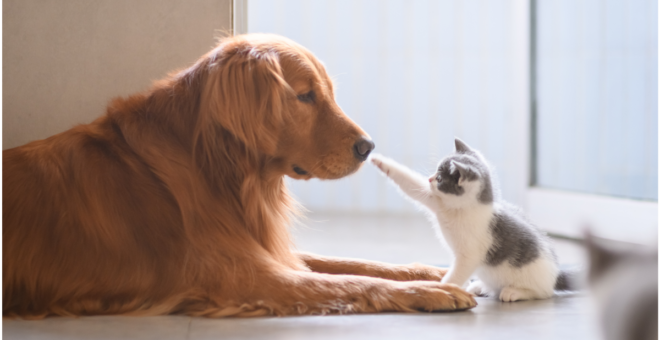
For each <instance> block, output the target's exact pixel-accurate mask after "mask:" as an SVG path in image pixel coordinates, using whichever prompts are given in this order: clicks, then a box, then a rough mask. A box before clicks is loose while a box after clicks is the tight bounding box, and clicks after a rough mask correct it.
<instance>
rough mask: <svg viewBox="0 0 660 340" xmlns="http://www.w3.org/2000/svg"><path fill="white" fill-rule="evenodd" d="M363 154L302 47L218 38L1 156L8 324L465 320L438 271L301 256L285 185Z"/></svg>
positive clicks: (344, 171) (466, 300) (360, 139)
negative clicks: (181, 63) (66, 126)
mask: <svg viewBox="0 0 660 340" xmlns="http://www.w3.org/2000/svg"><path fill="white" fill-rule="evenodd" d="M373 147H374V144H373V143H372V142H371V141H370V139H369V137H368V135H367V134H366V133H365V132H364V131H362V129H360V127H359V126H357V125H356V124H355V123H354V122H353V121H351V120H350V119H349V118H348V117H347V116H346V115H345V114H344V112H342V110H341V109H340V108H339V106H338V105H337V103H336V102H335V100H334V90H333V84H332V82H331V80H330V78H329V77H328V74H327V73H326V70H325V68H324V67H323V65H322V64H321V63H320V62H319V61H318V60H317V59H316V58H315V57H314V56H313V55H312V53H310V52H309V51H308V50H306V49H304V48H303V47H301V46H299V45H298V44H296V43H294V42H292V41H290V40H288V39H285V38H282V37H278V36H274V35H241V36H236V37H229V38H225V39H223V40H221V41H220V43H219V45H218V46H217V47H216V48H215V49H213V50H212V51H211V52H209V53H208V54H206V55H205V56H203V57H202V58H201V59H199V60H198V61H197V62H196V63H195V64H194V65H193V66H192V67H190V68H187V69H185V70H182V71H179V72H176V73H173V74H171V75H170V76H169V77H167V78H165V79H163V80H161V81H158V82H155V83H154V85H153V86H152V87H151V88H150V89H149V90H148V91H146V92H144V93H139V94H135V95H132V96H129V97H128V98H118V99H114V100H113V101H112V102H111V103H110V104H109V106H108V108H107V112H106V113H105V115H103V116H101V117H100V118H98V119H96V120H95V121H94V122H92V123H90V124H84V125H79V126H76V127H74V128H72V129H70V130H68V131H65V132H63V133H60V134H57V135H54V136H52V137H50V138H47V139H44V140H39V141H34V142H31V143H29V144H26V145H24V146H20V147H17V148H13V149H9V150H6V151H4V153H3V161H4V164H3V196H4V197H3V216H2V220H3V229H2V236H3V241H2V242H3V250H2V251H3V260H2V261H3V262H2V274H3V277H2V280H3V282H2V283H3V286H2V295H3V315H4V316H8V317H9V316H15V317H16V316H17V317H24V318H38V317H44V316H49V315H94V314H131V315H158V314H177V313H178V314H187V315H196V316H208V317H224V316H258V315H301V314H333V313H337V314H339V313H364V312H369V313H371V312H380V311H404V312H410V311H437V310H460V309H467V308H471V307H473V306H475V305H476V303H475V300H474V299H473V297H472V295H470V294H468V293H466V292H465V291H463V290H461V289H460V288H459V287H457V286H454V285H447V284H441V283H439V282H437V281H439V280H440V279H441V278H442V276H443V275H444V274H445V270H444V269H439V268H434V267H431V266H424V265H420V264H412V265H403V266H402V265H388V264H384V263H378V262H370V261H358V260H349V259H340V258H331V257H321V256H315V255H311V254H302V253H298V252H295V251H294V250H292V248H293V247H292V244H291V239H290V235H289V231H288V229H287V228H288V226H289V224H290V218H291V217H292V214H293V213H294V212H295V208H296V204H295V202H294V201H293V200H292V199H291V197H290V196H289V195H288V194H287V189H286V187H285V182H284V176H290V177H292V178H296V179H310V178H314V177H315V178H322V179H333V178H340V177H344V176H347V175H349V174H351V173H353V172H355V171H357V169H358V168H359V167H360V165H361V163H362V162H363V161H364V160H365V159H366V158H367V156H368V154H369V152H370V151H371V150H372V149H373Z"/></svg>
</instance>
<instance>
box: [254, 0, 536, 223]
mask: <svg viewBox="0 0 660 340" xmlns="http://www.w3.org/2000/svg"><path fill="white" fill-rule="evenodd" d="M515 2H516V1H513V0H500V1H493V0H465V1H455V0H445V1H437V0H415V1H404V0H398V1H397V0H388V1H379V0H338V1H337V0H318V1H306V0H280V1H276V0H249V2H248V6H249V8H248V16H249V20H248V21H249V27H248V30H249V31H250V32H269V33H277V34H281V35H284V36H287V37H289V38H291V39H293V40H295V41H297V42H299V43H300V44H302V45H304V46H306V47H307V48H309V49H310V50H311V51H312V52H314V53H315V54H316V55H317V56H318V57H319V59H321V60H322V61H323V62H324V63H325V65H326V67H327V69H328V71H329V73H330V74H331V75H332V76H334V78H335V80H336V83H337V101H338V103H339V105H340V106H341V107H342V108H343V109H344V111H345V112H346V113H347V114H348V115H349V116H351V117H352V118H353V119H354V120H355V121H356V122H357V123H358V124H360V126H362V127H363V128H364V129H365V131H367V132H368V133H369V134H370V135H371V137H372V138H373V140H374V142H375V143H376V152H378V153H381V154H384V155H386V156H389V157H391V158H394V159H396V160H398V161H400V162H402V163H404V164H406V165H408V166H410V167H412V168H413V169H416V170H418V171H420V172H422V173H425V174H430V173H431V172H432V171H433V169H434V168H435V166H436V163H437V162H438V161H439V160H440V158H441V157H443V156H444V155H447V154H449V153H450V152H452V151H453V138H454V136H459V137H461V138H463V139H464V140H465V141H466V142H467V143H469V144H470V145H472V146H474V147H476V148H478V149H480V150H481V151H482V152H483V153H484V154H485V156H486V157H487V158H488V159H490V160H491V161H492V163H493V164H494V165H495V167H496V168H497V170H498V174H499V177H500V180H501V183H502V191H503V195H504V197H505V198H507V199H509V200H511V201H514V202H516V203H522V193H521V190H520V187H521V186H520V183H521V181H525V179H524V178H523V177H524V176H525V175H523V174H521V171H520V168H521V166H520V161H521V157H520V154H521V152H520V144H522V143H523V141H521V140H519V139H518V140H516V139H514V138H513V137H512V136H514V135H516V133H517V132H515V131H520V127H521V124H524V123H521V120H520V116H521V115H520V109H521V107H522V109H523V110H525V109H526V107H525V103H526V100H527V98H526V95H527V92H526V90H525V88H524V86H525V85H526V84H523V85H521V83H524V80H525V79H526V78H525V76H523V77H522V79H523V81H522V82H521V81H520V79H521V77H517V78H516V77H515V76H514V74H515V73H516V72H519V69H524V70H525V71H523V74H525V72H526V68H527V67H528V65H527V63H526V59H525V56H526V53H527V51H526V50H525V49H523V50H522V51H520V48H519V46H518V47H516V46H513V40H514V39H518V41H519V40H520V39H521V38H520V37H522V40H523V41H524V42H526V36H525V34H524V33H523V34H522V35H521V34H520V31H521V30H520V27H519V26H517V27H516V26H514V23H515V22H516V18H514V17H513V16H514V13H517V14H519V15H523V21H524V20H526V17H525V15H526V13H520V11H519V8H518V12H516V9H514V3H515ZM514 51H517V52H514ZM516 53H517V55H514V54H516ZM520 53H523V55H522V57H521V55H520ZM521 60H522V61H521ZM521 88H523V89H522V91H521V90H520V89H521ZM521 93H522V95H521ZM516 110H518V111H516ZM516 129H517V130H516ZM518 135H519V134H518ZM522 160H523V161H526V160H525V159H522ZM522 168H523V169H524V168H525V165H523V166H522ZM290 183H291V188H292V191H293V192H294V194H295V195H296V196H297V197H298V199H299V200H300V201H301V202H302V203H303V204H304V205H305V206H306V207H307V208H309V209H310V210H313V211H353V212H410V211H414V210H415V208H414V206H413V205H412V204H411V203H409V202H407V201H405V200H404V199H403V198H402V197H401V195H400V194H399V193H398V192H397V191H396V190H394V189H393V186H392V185H391V184H390V183H387V181H386V180H385V178H383V177H382V176H380V175H379V174H378V173H377V172H376V171H375V170H374V168H372V167H371V165H368V164H367V165H365V167H364V168H363V169H362V170H360V171H359V172H358V173H357V174H355V175H353V176H351V177H349V178H346V179H343V180H339V181H331V182H330V181H318V180H311V181H309V182H302V181H290ZM525 184H526V183H525Z"/></svg>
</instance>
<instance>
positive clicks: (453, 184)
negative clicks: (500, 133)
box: [371, 138, 568, 301]
mask: <svg viewBox="0 0 660 340" xmlns="http://www.w3.org/2000/svg"><path fill="white" fill-rule="evenodd" d="M455 145H456V152H455V153H454V154H452V155H450V156H448V157H446V158H444V159H443V160H442V161H440V165H439V166H438V170H437V172H436V173H435V174H433V175H432V176H431V177H430V178H425V177H424V176H422V175H420V174H418V173H416V172H414V171H412V170H410V169H408V168H406V167H405V166H403V165H401V164H398V163H396V162H395V161H393V160H391V159H389V158H385V157H383V156H381V155H378V154H374V155H373V156H372V157H371V161H372V162H373V163H374V164H375V165H376V166H377V167H378V168H379V169H380V170H381V171H382V172H383V173H385V174H386V175H387V176H388V177H389V178H390V179H392V181H394V183H396V184H397V185H398V186H399V188H400V189H401V191H403V192H404V193H405V194H406V195H407V196H409V197H410V198H412V199H413V200H414V201H417V202H419V203H421V204H422V206H424V207H426V208H427V209H428V210H430V212H431V214H432V216H433V217H434V220H435V221H434V222H437V224H435V223H434V224H435V227H436V228H437V229H436V231H438V232H439V233H440V234H441V236H442V238H443V239H444V241H445V242H446V244H447V245H448V246H449V248H450V249H451V251H452V253H453V255H454V261H453V263H452V266H451V268H450V269H449V272H448V273H447V275H445V277H443V278H442V282H443V283H454V284H456V285H459V286H461V287H465V285H466V284H467V283H468V281H469V279H470V277H471V276H472V275H473V274H476V275H477V276H478V278H479V279H480V280H477V281H473V282H471V283H470V285H469V286H468V287H467V290H468V292H470V293H473V294H477V295H493V294H499V298H500V300H502V301H518V300H531V299H546V298H549V297H551V296H552V295H553V294H554V289H560V290H563V289H567V288H568V287H567V284H566V281H567V280H566V278H567V277H566V274H565V273H561V272H560V270H559V268H558V265H557V260H556V256H555V255H554V252H553V250H552V248H551V246H550V242H549V240H548V238H547V236H546V235H545V234H544V233H543V232H541V231H540V230H538V229H537V228H536V227H535V226H533V225H532V224H531V223H529V222H528V221H527V220H526V219H525V218H524V217H523V215H522V213H521V211H520V210H519V209H518V208H517V207H515V206H513V205H510V204H508V203H506V202H504V201H502V200H500V199H499V197H498V194H497V191H496V189H495V187H494V179H493V175H492V171H491V169H490V167H489V165H488V163H487V162H486V160H485V159H484V157H483V156H482V155H481V154H480V153H479V152H478V151H477V150H474V149H472V148H470V147H469V146H468V145H467V144H465V143H463V142H462V141H461V140H460V139H458V138H456V140H455Z"/></svg>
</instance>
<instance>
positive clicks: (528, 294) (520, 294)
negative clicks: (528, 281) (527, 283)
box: [500, 287, 548, 302]
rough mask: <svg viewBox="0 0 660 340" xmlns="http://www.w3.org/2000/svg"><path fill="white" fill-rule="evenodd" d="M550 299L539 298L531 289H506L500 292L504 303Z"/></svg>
mask: <svg viewBox="0 0 660 340" xmlns="http://www.w3.org/2000/svg"><path fill="white" fill-rule="evenodd" d="M546 298H548V297H543V296H539V295H538V294H536V292H534V291H533V290H531V289H527V288H517V287H504V288H502V291H501V292H500V300H502V301H503V302H514V301H521V300H534V299H546Z"/></svg>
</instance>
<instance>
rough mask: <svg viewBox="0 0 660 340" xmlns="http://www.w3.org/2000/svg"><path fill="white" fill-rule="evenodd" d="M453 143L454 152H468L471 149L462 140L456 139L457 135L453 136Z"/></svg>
mask: <svg viewBox="0 0 660 340" xmlns="http://www.w3.org/2000/svg"><path fill="white" fill-rule="evenodd" d="M454 144H455V145H456V152H458V153H468V152H471V151H472V149H470V147H469V146H468V145H467V144H465V143H464V142H463V141H462V140H460V139H458V137H455V138H454Z"/></svg>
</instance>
